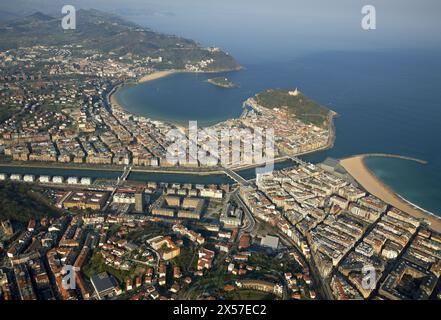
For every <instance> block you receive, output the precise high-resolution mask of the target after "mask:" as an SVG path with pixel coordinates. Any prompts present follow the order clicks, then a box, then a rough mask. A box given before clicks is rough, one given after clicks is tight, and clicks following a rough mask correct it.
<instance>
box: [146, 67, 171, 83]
mask: <svg viewBox="0 0 441 320" xmlns="http://www.w3.org/2000/svg"><path fill="white" fill-rule="evenodd" d="M177 72H179V71H178V70H164V71H156V72H153V73H150V74H147V75H145V76H143V77H142V78H140V79H139V80H138V83H143V82H147V81H153V80H157V79H160V78H164V77H167V76H169V75H172V74H174V73H177Z"/></svg>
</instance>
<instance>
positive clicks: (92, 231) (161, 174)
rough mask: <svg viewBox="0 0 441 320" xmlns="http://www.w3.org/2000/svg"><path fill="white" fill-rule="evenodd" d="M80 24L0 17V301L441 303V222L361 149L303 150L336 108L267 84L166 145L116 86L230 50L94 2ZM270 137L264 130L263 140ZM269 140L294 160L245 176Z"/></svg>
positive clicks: (324, 132) (317, 144)
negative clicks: (393, 186)
mask: <svg viewBox="0 0 441 320" xmlns="http://www.w3.org/2000/svg"><path fill="white" fill-rule="evenodd" d="M78 17H79V19H78V21H81V23H79V24H78V29H77V30H76V31H75V32H70V31H66V32H64V31H60V28H59V23H60V21H59V19H55V18H52V17H50V16H47V15H45V14H42V13H36V14H33V15H31V16H28V17H25V18H23V19H18V20H14V21H13V22H8V23H4V24H0V31H1V32H2V37H1V38H0V65H2V71H3V72H2V74H1V75H0V148H1V149H2V152H1V154H0V204H1V210H0V266H1V268H0V300H1V301H2V300H37V299H38V300H40V299H41V300H55V299H62V300H88V299H91V300H94V301H95V300H105V299H109V300H116V299H119V300H127V299H128V300H162V299H170V300H171V299H173V300H191V299H194V300H201V299H207V298H215V299H219V300H229V299H253V300H256V299H296V300H297V299H308V300H310V299H326V300H330V299H341V300H346V299H356V300H359V299H362V298H365V299H377V298H378V299H384V298H387V299H394V300H396V299H405V300H409V299H417V298H418V299H429V298H435V297H438V298H441V294H440V289H439V285H440V284H441V283H440V277H441V256H440V252H441V223H440V220H439V218H437V217H435V216H433V217H431V218H430V219H429V218H428V217H429V215H428V214H425V213H424V212H422V211H421V212H420V211H417V210H416V209H418V208H411V207H409V205H406V204H405V203H404V202H403V201H400V199H399V197H398V195H391V193H392V192H391V191H389V190H387V186H385V185H382V184H380V183H379V182H378V181H376V180H375V179H376V177H375V176H374V175H373V174H372V173H370V172H369V170H368V168H366V167H365V166H364V163H363V158H364V157H366V156H367V155H361V156H357V157H354V158H352V159H351V158H349V159H345V160H342V161H341V162H338V161H328V162H326V163H321V164H313V163H309V162H305V161H304V160H302V159H300V158H298V157H297V156H299V155H301V154H306V153H311V152H316V151H318V150H323V149H325V148H329V147H331V146H332V144H333V141H334V139H335V130H334V126H333V118H334V116H335V115H336V113H335V112H334V111H332V110H330V109H328V108H326V107H325V106H322V105H320V104H319V103H317V102H315V101H314V100H312V99H311V98H309V97H308V96H306V95H305V94H304V93H302V92H301V91H300V90H299V89H297V88H291V89H287V90H282V89H268V90H265V91H262V92H260V93H257V94H256V95H254V96H252V97H249V98H248V99H247V100H246V101H245V102H244V103H243V110H242V114H241V115H240V117H236V118H234V119H229V120H226V121H223V122H220V123H217V124H215V125H213V126H211V127H209V128H202V130H201V131H199V132H201V134H199V132H197V134H196V135H195V136H196V142H195V143H194V144H193V143H189V142H185V141H183V143H185V147H183V146H184V145H183V144H179V141H178V142H176V141H173V142H175V143H174V144H171V141H170V134H169V133H170V131H171V130H174V129H178V128H177V125H174V124H172V123H168V122H165V121H159V120H158V121H156V120H153V119H150V118H147V117H143V116H140V115H134V114H131V113H129V112H128V111H127V110H125V109H124V108H123V107H122V106H120V105H118V104H117V103H116V101H114V99H113V96H112V93H113V92H115V90H116V88H117V87H118V86H119V85H124V84H127V83H128V82H131V83H134V82H136V83H137V82H140V81H150V80H154V79H158V78H159V77H164V76H167V75H170V74H172V73H175V72H213V73H217V74H219V72H220V71H219V70H220V69H224V70H225V69H229V70H234V69H235V68H238V67H239V66H238V65H237V64H236V62H235V61H234V59H233V58H232V57H231V56H229V55H228V54H226V53H224V52H222V51H221V50H220V49H217V48H200V47H199V46H197V45H196V44H195V42H193V41H191V40H185V39H181V38H178V37H174V36H168V35H163V34H159V33H154V32H152V31H150V30H148V29H144V28H142V27H140V26H136V25H133V24H131V23H129V22H126V21H123V20H121V19H120V18H117V17H114V16H111V15H108V14H105V13H100V12H97V11H94V10H91V11H84V10H79V11H78ZM210 80H212V81H213V82H214V83H213V84H215V85H220V86H222V85H227V84H229V83H230V82H229V80H228V79H224V78H213V79H210ZM179 129H181V128H179ZM263 130H265V131H267V130H268V131H273V133H274V135H264V136H263V137H262V136H261V137H260V141H259V140H258V138H256V136H257V135H256V134H255V133H256V132H261V131H263ZM189 131H190V129H189V130H188V131H187V132H186V131H185V129H184V130H181V132H180V133H182V136H184V135H185V134H188V136H190V134H189V133H188V132H189ZM174 133H176V131H174ZM217 133H220V134H217ZM252 133H253V136H251V134H252ZM179 135H180V134H179ZM262 135H263V134H262ZM176 136H178V135H177V134H174V137H176ZM263 139H265V150H264V153H265V158H266V157H267V155H268V154H269V155H270V156H269V157H268V158H269V160H270V161H269V162H270V163H271V162H272V161H271V160H274V162H276V161H278V160H281V159H284V160H287V159H289V161H287V162H288V163H289V164H288V166H286V167H284V168H280V166H279V167H274V168H272V169H274V170H269V171H266V172H265V173H264V174H256V179H255V180H254V179H252V178H250V177H249V176H248V177H247V175H246V174H245V170H244V169H248V168H251V167H253V168H254V167H257V166H258V165H259V164H262V158H263V156H262V157H258V158H257V159H256V157H255V155H256V153H257V152H255V151H256V150H259V149H260V148H259V144H258V143H259V142H261V143H262V144H263ZM250 141H252V142H253V144H252V147H253V149H254V150H253V151H254V152H250V151H251V150H250V149H249V148H246V146H245V145H246V144H247V145H248V147H249V146H250V145H251V144H250V143H249V142H250ZM268 142H269V143H268ZM272 142H273V143H274V150H271V149H272V148H271V147H270V148H271V149H270V150H268V149H269V148H268V147H267V145H268V144H271V145H272ZM234 145H236V146H239V148H236V150H235V149H234ZM170 146H171V147H170ZM173 146H175V147H177V148H176V149H173ZM190 146H191V147H190ZM194 146H195V147H196V148H193V147H194ZM219 146H222V150H221V152H219V153H216V152H212V151H219V150H216V148H218V147H219ZM202 147H203V148H202ZM211 148H213V149H211ZM190 149H193V150H196V151H197V152H196V156H195V157H190V156H193V154H192V151H191V150H190ZM197 149H199V150H197ZM247 149H248V150H247ZM262 149H263V147H262ZM168 151H172V152H173V151H177V153H179V155H180V157H179V159H178V160H177V161H176V162H174V161H169V159H170V158H169V157H167V154H168ZM199 151H204V153H205V154H207V152H208V153H209V154H210V156H213V157H214V160H215V161H214V163H211V164H208V162H207V161H202V160H203V159H201V158H199V154H200V152H199ZM260 151H261V152H260V153H263V152H262V151H263V150H260ZM273 151H274V159H272V156H273V154H272V153H273ZM236 152H237V153H236ZM235 153H236V155H238V156H237V158H236V160H233V155H234V154H235ZM238 153H239V154H238ZM182 155H183V156H182ZM219 155H220V159H219ZM230 155H232V156H231V157H230ZM373 155H374V156H378V154H370V156H373ZM225 156H226V157H225ZM258 156H260V155H259V154H258ZM386 156H391V155H386ZM222 158H226V159H227V160H226V161H225V162H224V159H222ZM402 158H403V157H402ZM407 158H408V157H407ZM408 160H411V159H410V158H408ZM414 160H415V161H418V162H421V163H424V161H421V160H418V159H414ZM259 161H260V162H259ZM265 162H267V161H265ZM266 164H267V163H266ZM344 169H345V170H346V171H345V170H344ZM256 173H257V172H256ZM348 174H350V175H352V178H351V177H350V176H349V175H348ZM354 179H355V180H357V181H358V182H359V183H358V184H356V183H355V181H354ZM72 266H73V268H74V269H73V270H75V273H74V274H75V278H74V279H75V284H76V287H74V288H69V287H66V286H65V285H64V284H66V283H65V282H64V281H65V280H66V278H65V277H66V275H65V274H63V272H62V270H63V269H65V268H69V269H67V270H70V268H71V267H72ZM365 266H368V267H369V269H371V268H374V270H375V272H376V274H375V279H376V280H377V281H376V282H375V281H373V282H375V283H373V284H375V286H374V287H372V286H371V285H369V286H365V285H364V281H363V280H364V279H366V278H365V277H366V274H365V271H364V267H365ZM368 273H370V271H368ZM69 274H70V273H69ZM68 280H69V281H70V279H68ZM182 310H183V311H180V312H181V314H185V311H184V309H182Z"/></svg>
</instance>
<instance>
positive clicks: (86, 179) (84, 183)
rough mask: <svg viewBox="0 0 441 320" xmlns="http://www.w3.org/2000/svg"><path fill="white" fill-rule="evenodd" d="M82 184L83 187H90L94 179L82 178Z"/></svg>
mask: <svg viewBox="0 0 441 320" xmlns="http://www.w3.org/2000/svg"><path fill="white" fill-rule="evenodd" d="M81 184H82V185H90V184H92V179H90V178H86V177H84V178H81Z"/></svg>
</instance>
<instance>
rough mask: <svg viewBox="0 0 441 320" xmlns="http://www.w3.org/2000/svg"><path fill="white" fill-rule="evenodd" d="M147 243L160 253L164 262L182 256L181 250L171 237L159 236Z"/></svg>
mask: <svg viewBox="0 0 441 320" xmlns="http://www.w3.org/2000/svg"><path fill="white" fill-rule="evenodd" d="M147 243H148V244H149V245H150V246H151V247H152V248H153V249H155V250H156V251H157V252H158V253H159V255H160V256H161V258H162V259H163V260H171V259H173V258H175V257H177V256H179V255H180V254H181V249H180V248H179V247H178V246H177V245H176V244H175V243H174V242H173V240H172V239H171V238H170V237H163V236H158V237H155V238H152V239H150V240H147Z"/></svg>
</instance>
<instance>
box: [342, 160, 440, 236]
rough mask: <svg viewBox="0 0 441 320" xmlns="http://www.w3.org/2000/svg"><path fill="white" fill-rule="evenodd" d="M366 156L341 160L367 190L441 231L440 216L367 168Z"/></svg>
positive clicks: (344, 166)
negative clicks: (400, 193) (401, 194)
mask: <svg viewBox="0 0 441 320" xmlns="http://www.w3.org/2000/svg"><path fill="white" fill-rule="evenodd" d="M365 157H366V156H365V155H359V156H354V157H351V158H347V159H343V160H340V164H341V165H342V166H343V168H345V170H346V171H347V172H348V173H349V174H350V175H351V176H352V177H353V178H354V179H355V180H357V182H358V183H360V185H361V186H363V188H364V189H366V191H368V192H369V193H371V194H373V195H374V196H376V197H378V198H380V199H381V200H383V201H384V202H386V203H388V204H390V205H392V206H394V207H396V208H398V209H400V210H402V211H404V212H406V213H408V214H410V215H412V216H413V217H415V218H419V219H425V220H426V221H428V222H429V223H430V227H431V228H432V229H434V230H435V231H438V232H441V219H440V218H439V217H436V216H434V215H432V214H430V213H427V212H425V211H423V210H420V209H418V208H416V207H414V206H412V205H411V204H409V203H408V202H406V201H404V200H403V199H401V198H400V197H399V196H398V195H397V194H396V193H395V192H393V191H392V190H391V189H390V188H389V187H388V186H386V185H385V184H384V183H383V182H381V181H380V180H379V179H378V178H377V177H376V176H375V175H374V174H373V173H372V172H371V171H370V170H369V169H368V168H367V166H366V165H365V163H364V159H365Z"/></svg>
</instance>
